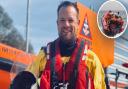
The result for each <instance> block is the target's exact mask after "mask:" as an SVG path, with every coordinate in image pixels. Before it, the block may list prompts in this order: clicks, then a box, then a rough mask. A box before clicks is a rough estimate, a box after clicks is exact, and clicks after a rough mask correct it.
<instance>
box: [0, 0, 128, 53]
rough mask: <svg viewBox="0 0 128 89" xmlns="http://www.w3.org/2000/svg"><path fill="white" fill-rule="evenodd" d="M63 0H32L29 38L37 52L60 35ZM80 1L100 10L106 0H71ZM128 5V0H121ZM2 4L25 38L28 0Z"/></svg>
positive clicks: (3, 0)
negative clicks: (58, 11) (59, 27)
mask: <svg viewBox="0 0 128 89" xmlns="http://www.w3.org/2000/svg"><path fill="white" fill-rule="evenodd" d="M61 1H62V0H54V1H53V0H52V1H51V0H30V15H29V19H30V24H29V40H30V42H31V43H32V45H33V47H34V52H35V54H37V53H38V51H39V50H40V48H41V47H42V46H46V45H47V43H48V42H50V41H53V40H54V39H56V38H57V37H58V32H57V25H56V19H57V11H56V10H57V6H58V5H59V3H60V2H61ZM70 1H79V2H81V3H83V4H84V5H85V6H87V7H91V8H93V9H94V10H95V12H97V11H98V9H99V8H100V5H101V4H102V3H103V2H104V1H106V0H70ZM119 1H121V2H122V3H124V5H125V6H128V0H119ZM0 5H1V6H2V7H3V8H4V10H5V12H7V13H8V15H9V16H10V18H12V20H13V25H14V26H15V27H16V28H17V29H18V31H19V32H20V33H21V34H22V36H23V37H24V39H25V31H26V28H25V25H26V7H27V0H0ZM127 11H128V7H127ZM127 33H128V31H127Z"/></svg>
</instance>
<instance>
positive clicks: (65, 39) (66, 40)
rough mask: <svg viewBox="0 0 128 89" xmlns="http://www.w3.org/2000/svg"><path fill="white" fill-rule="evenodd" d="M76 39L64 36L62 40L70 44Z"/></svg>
mask: <svg viewBox="0 0 128 89" xmlns="http://www.w3.org/2000/svg"><path fill="white" fill-rule="evenodd" d="M74 40H75V39H72V38H63V39H61V41H63V42H64V43H66V44H70V43H72V42H74Z"/></svg>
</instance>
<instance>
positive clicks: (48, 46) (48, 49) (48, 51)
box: [47, 44, 50, 60]
mask: <svg viewBox="0 0 128 89" xmlns="http://www.w3.org/2000/svg"><path fill="white" fill-rule="evenodd" d="M49 59H50V44H48V45H47V60H49Z"/></svg>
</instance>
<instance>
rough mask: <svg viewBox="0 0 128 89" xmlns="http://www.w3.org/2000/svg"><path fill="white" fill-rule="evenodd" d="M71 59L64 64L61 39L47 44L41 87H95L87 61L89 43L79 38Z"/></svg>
mask: <svg viewBox="0 0 128 89" xmlns="http://www.w3.org/2000/svg"><path fill="white" fill-rule="evenodd" d="M77 41H78V42H77V47H76V48H75V49H74V52H73V53H72V55H71V57H70V60H69V62H68V63H67V64H63V63H62V61H61V59H60V58H61V56H60V49H59V40H55V41H54V42H51V43H49V44H48V45H47V48H46V55H47V63H46V66H45V69H44V71H43V72H42V75H41V80H40V89H94V81H93V78H92V76H91V74H90V73H89V71H88V68H87V66H86V63H85V59H86V58H85V57H86V53H87V49H88V45H87V43H86V42H85V41H83V40H77Z"/></svg>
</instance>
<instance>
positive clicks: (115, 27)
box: [97, 0, 128, 38]
mask: <svg viewBox="0 0 128 89" xmlns="http://www.w3.org/2000/svg"><path fill="white" fill-rule="evenodd" d="M127 23H128V16H127V10H126V8H125V6H124V5H123V4H122V3H121V2H119V1H117V0H109V1H106V2H104V3H103V4H102V5H101V7H100V9H99V11H98V14H97V24H98V27H99V30H100V31H101V33H102V34H103V35H104V36H106V37H108V38H117V37H119V36H121V35H122V34H123V33H124V32H125V30H126V28H127Z"/></svg>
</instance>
